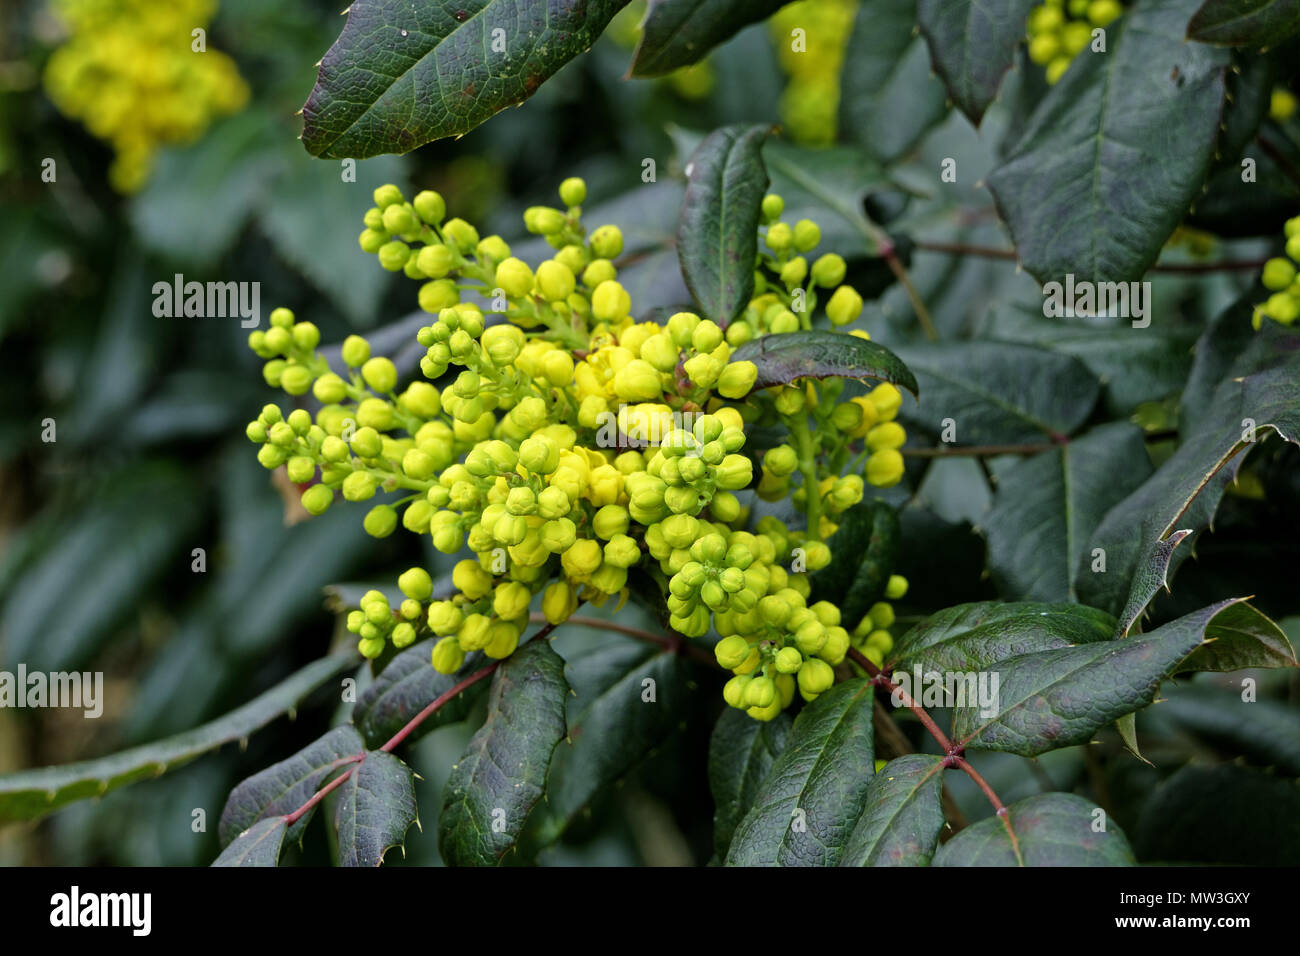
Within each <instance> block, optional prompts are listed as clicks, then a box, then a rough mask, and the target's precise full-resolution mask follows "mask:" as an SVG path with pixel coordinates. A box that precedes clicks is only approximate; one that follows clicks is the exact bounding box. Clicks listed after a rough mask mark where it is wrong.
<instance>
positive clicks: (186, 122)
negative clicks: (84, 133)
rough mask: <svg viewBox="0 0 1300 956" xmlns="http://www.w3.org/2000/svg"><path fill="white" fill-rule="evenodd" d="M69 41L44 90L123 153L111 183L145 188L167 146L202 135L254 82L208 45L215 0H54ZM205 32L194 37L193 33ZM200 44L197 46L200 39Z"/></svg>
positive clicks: (55, 58) (236, 106)
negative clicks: (156, 159) (247, 80)
mask: <svg viewBox="0 0 1300 956" xmlns="http://www.w3.org/2000/svg"><path fill="white" fill-rule="evenodd" d="M52 6H53V9H54V12H55V13H56V14H57V15H58V17H59V19H60V20H62V22H63V23H64V24H66V25H67V27H68V30H69V36H68V39H67V41H66V42H65V43H64V44H63V45H62V46H60V47H59V48H58V49H57V50H55V51H54V54H53V55H52V56H51V57H50V61H49V64H48V65H47V67H46V70H45V89H46V92H47V93H48V94H49V97H50V99H51V100H52V101H53V102H54V105H55V106H57V107H58V108H59V110H60V111H61V112H62V113H64V114H65V115H66V116H69V117H72V118H74V119H78V120H80V121H81V122H82V123H84V124H85V126H86V128H87V129H88V130H89V131H90V132H91V133H92V134H94V135H95V136H97V137H99V138H100V139H103V140H106V141H108V142H109V143H111V144H112V146H113V149H114V150H115V151H116V153H117V156H116V158H115V159H114V161H113V164H112V166H111V167H110V168H109V173H108V176H109V182H110V183H111V184H112V186H113V188H114V189H116V190H118V191H119V192H124V193H125V192H133V191H135V190H137V189H139V188H140V187H141V186H142V185H143V184H144V182H145V180H146V179H148V177H149V171H150V169H151V168H152V164H153V156H154V153H155V152H156V151H157V149H158V148H159V147H160V146H163V145H167V144H172V143H189V142H193V141H194V140H196V139H198V137H199V136H200V135H202V133H203V131H204V130H205V129H206V128H207V127H208V124H209V123H211V122H212V120H213V119H214V118H216V117H217V116H220V115H223V114H229V113H234V112H237V111H238V110H240V109H242V108H243V106H244V104H245V103H246V102H247V100H248V87H247V85H246V84H245V83H244V80H243V78H242V77H240V75H239V71H238V69H237V67H236V66H235V63H234V61H233V60H231V59H230V57H228V56H226V55H225V54H223V53H219V52H217V51H215V50H207V49H206V42H207V41H206V29H207V26H208V23H209V22H210V21H211V19H212V16H213V14H214V13H215V12H216V2H215V0H53V4H52ZM196 30H203V31H205V32H204V33H203V34H199V35H198V37H197V38H196V34H195V31H196ZM200 38H201V39H202V42H199V39H200Z"/></svg>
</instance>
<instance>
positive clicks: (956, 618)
mask: <svg viewBox="0 0 1300 956" xmlns="http://www.w3.org/2000/svg"><path fill="white" fill-rule="evenodd" d="M1114 633H1115V619H1114V618H1113V617H1111V616H1110V615H1109V614H1106V613H1104V612H1102V611H1098V610H1095V609H1093V608H1090V607H1084V606H1082V605H1079V604H1034V603H1021V604H1003V603H1001V602H998V601H981V602H978V603H974V604H958V605H956V606H955V607H950V608H945V609H944V610H942V611H939V612H938V613H936V614H932V615H930V617H928V618H926V619H925V620H924V621H922V622H921V623H920V624H917V625H916V626H915V627H913V628H911V629H910V630H908V631H907V632H905V633H904V634H903V636H902V637H900V638H899V639H898V642H897V644H895V645H894V652H893V655H892V658H893V660H894V661H895V662H896V667H897V669H898V670H900V671H910V670H913V669H920V670H921V672H922V673H928V672H930V671H953V672H967V671H980V670H984V669H986V668H988V667H989V666H990V665H992V664H995V663H997V662H998V661H1002V660H1006V659H1007V658H1009V657H1018V656H1020V655H1022V654H1030V653H1033V652H1035V651H1050V650H1055V649H1057V648H1063V647H1073V646H1075V645H1078V644H1096V643H1097V642H1099V641H1109V640H1110V639H1111V637H1112V636H1113V635H1114Z"/></svg>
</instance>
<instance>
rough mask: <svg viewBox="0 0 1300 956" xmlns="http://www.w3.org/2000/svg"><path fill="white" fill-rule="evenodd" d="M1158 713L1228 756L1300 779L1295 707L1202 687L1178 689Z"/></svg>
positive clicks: (1299, 740) (1299, 719)
mask: <svg viewBox="0 0 1300 956" xmlns="http://www.w3.org/2000/svg"><path fill="white" fill-rule="evenodd" d="M1236 606H1237V607H1242V606H1243V605H1236ZM1155 711H1156V712H1157V713H1158V714H1159V715H1160V717H1162V718H1165V717H1168V718H1172V719H1173V721H1174V723H1176V724H1178V725H1179V726H1180V727H1182V728H1183V729H1185V730H1188V731H1190V732H1191V733H1193V734H1195V735H1196V736H1197V737H1199V738H1201V739H1202V740H1205V741H1207V742H1209V743H1210V744H1213V745H1214V746H1215V747H1218V748H1220V749H1222V750H1223V751H1224V752H1225V753H1226V754H1232V755H1237V754H1244V755H1245V756H1246V757H1248V758H1249V759H1250V760H1251V761H1253V762H1255V763H1257V764H1259V765H1260V766H1263V767H1273V768H1275V769H1276V770H1277V771H1279V772H1280V773H1284V774H1287V775H1288V776H1292V777H1300V713H1298V712H1297V711H1296V709H1295V708H1294V707H1288V706H1287V705H1286V704H1282V703H1278V702H1276V701H1272V700H1243V699H1242V696H1241V694H1240V693H1239V692H1237V691H1234V690H1223V689H1220V688H1218V687H1212V686H1209V685H1206V684H1200V683H1197V684H1191V685H1185V686H1182V687H1179V688H1178V689H1177V691H1175V692H1173V693H1171V694H1170V695H1169V697H1168V699H1166V700H1164V701H1161V702H1160V703H1159V704H1156V705H1155Z"/></svg>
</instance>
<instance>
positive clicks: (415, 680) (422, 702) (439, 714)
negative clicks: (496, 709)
mask: <svg viewBox="0 0 1300 956" xmlns="http://www.w3.org/2000/svg"><path fill="white" fill-rule="evenodd" d="M435 643H436V641H435V640H434V639H432V638H430V639H429V640H427V641H421V642H420V643H418V644H414V645H412V646H411V647H408V648H407V649H406V650H404V651H402V652H401V653H400V654H398V655H397V656H396V657H394V658H393V659H392V660H391V661H389V662H388V666H387V667H385V668H384V669H383V670H382V671H381V672H380V673H379V676H378V677H376V678H375V679H374V681H373V682H372V683H371V684H370V685H369V686H367V687H366V689H365V690H363V691H362V692H361V693H360V695H358V697H357V703H356V706H355V707H353V709H352V723H354V724H355V725H356V728H357V730H358V731H360V732H361V736H362V737H363V738H364V739H365V741H366V746H367V747H380V746H382V745H383V744H385V743H387V742H388V740H390V739H391V738H392V737H393V735H394V734H396V733H397V732H398V731H399V730H401V729H402V728H403V727H405V726H406V725H407V724H408V723H409V722H410V720H411V718H412V717H414V716H415V715H416V714H418V713H420V712H421V711H422V710H424V709H425V708H426V707H428V706H429V705H430V704H432V703H433V702H434V701H435V700H437V699H438V698H439V697H441V696H443V695H444V694H446V693H447V692H448V691H450V690H451V689H452V688H453V687H455V686H456V685H457V684H459V683H460V682H461V681H463V680H464V679H465V678H467V677H469V676H470V675H471V674H473V673H474V672H475V671H477V670H479V669H480V668H482V667H484V666H485V665H486V663H487V662H486V661H485V660H484V658H483V655H481V654H477V653H475V654H470V655H469V656H468V657H467V658H466V659H465V663H464V665H462V667H461V669H460V670H458V671H457V672H456V673H455V674H439V673H438V672H437V671H436V670H434V669H433V665H432V664H431V663H430V661H431V659H432V658H431V655H432V654H433V645H434V644H435ZM486 688H487V682H486V681H478V682H477V683H475V684H471V685H470V686H469V687H467V688H465V690H463V691H461V692H460V693H459V694H457V695H456V696H455V697H453V698H451V699H450V700H449V701H447V702H446V703H445V704H443V705H442V706H441V707H439V708H438V709H437V710H436V711H434V712H433V713H432V714H431V715H430V716H429V717H427V718H426V719H425V720H424V722H423V723H421V724H420V726H419V727H417V728H416V729H415V730H413V731H412V732H411V734H410V735H409V736H408V737H407V738H406V742H407V743H410V742H411V741H413V740H418V739H419V738H420V737H422V736H424V735H425V734H427V733H428V732H429V731H431V730H435V729H436V728H438V727H445V726H447V725H448V724H455V723H459V722H460V721H462V720H464V719H465V717H466V716H467V715H468V714H469V711H470V708H471V707H473V706H474V704H475V702H476V701H477V700H478V699H479V697H481V696H482V695H483V692H484V691H485V690H486Z"/></svg>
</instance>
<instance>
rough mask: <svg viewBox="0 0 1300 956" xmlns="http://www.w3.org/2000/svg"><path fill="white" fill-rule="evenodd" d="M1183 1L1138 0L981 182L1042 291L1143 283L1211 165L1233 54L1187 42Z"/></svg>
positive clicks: (1074, 67)
mask: <svg viewBox="0 0 1300 956" xmlns="http://www.w3.org/2000/svg"><path fill="white" fill-rule="evenodd" d="M1186 22H1187V6H1186V3H1185V0H1145V2H1143V3H1142V4H1140V5H1139V6H1137V7H1135V8H1134V9H1133V10H1132V11H1130V12H1129V13H1128V14H1127V15H1125V16H1124V17H1123V18H1121V19H1120V20H1118V21H1116V22H1115V23H1113V24H1111V26H1109V27H1108V28H1107V30H1106V52H1105V53H1104V54H1103V53H1095V54H1094V53H1092V52H1091V51H1087V50H1085V51H1084V52H1083V53H1081V54H1080V55H1079V57H1078V58H1077V59H1076V60H1075V62H1074V63H1073V64H1072V65H1071V67H1070V69H1069V70H1068V71H1067V72H1066V74H1065V76H1064V77H1062V78H1061V81H1060V82H1059V83H1057V84H1056V85H1055V86H1054V87H1052V90H1051V92H1050V93H1048V94H1047V97H1046V98H1045V99H1044V100H1043V102H1042V103H1041V104H1039V107H1038V109H1037V111H1036V112H1035V113H1034V116H1033V118H1032V119H1031V120H1030V123H1029V125H1028V127H1027V128H1026V130H1025V132H1024V135H1023V136H1022V137H1021V139H1020V141H1019V142H1018V143H1017V144H1016V146H1014V147H1013V148H1012V150H1011V152H1010V154H1009V155H1008V156H1007V159H1006V160H1005V161H1004V162H1003V163H1002V165H1001V166H999V167H998V168H997V169H995V170H994V171H993V172H992V174H990V176H989V177H988V183H989V188H990V189H991V190H992V192H993V195H994V198H995V199H996V200H997V204H998V208H999V210H1000V211H1001V213H1002V217H1003V219H1005V220H1006V222H1007V225H1008V226H1009V227H1010V230H1011V236H1012V238H1013V239H1014V240H1015V244H1016V249H1017V250H1018V251H1019V254H1020V261H1021V262H1022V263H1023V264H1024V266H1025V268H1026V269H1027V270H1028V271H1029V272H1030V274H1031V275H1033V276H1035V277H1037V278H1038V279H1040V280H1041V281H1043V282H1049V281H1064V279H1065V277H1066V275H1068V274H1073V275H1074V277H1075V278H1076V279H1082V280H1087V281H1090V282H1095V283H1102V282H1110V283H1115V282H1129V281H1136V280H1138V279H1140V278H1141V276H1142V274H1143V273H1144V272H1146V270H1147V269H1148V268H1149V267H1150V266H1151V264H1152V263H1154V262H1155V261H1156V257H1157V256H1158V255H1159V254H1160V249H1161V247H1162V246H1163V245H1164V243H1165V240H1166V239H1168V238H1169V236H1170V234H1171V233H1172V232H1173V231H1174V228H1175V227H1176V226H1177V225H1178V224H1179V222H1181V221H1182V219H1183V217H1184V216H1185V215H1186V213H1187V209H1188V207H1189V206H1190V205H1191V203H1192V201H1193V200H1194V199H1195V198H1196V197H1197V196H1198V195H1199V193H1200V189H1201V185H1202V183H1203V182H1204V180H1205V175H1206V173H1207V172H1208V171H1209V168H1210V163H1211V160H1212V159H1213V153H1214V143H1215V139H1216V137H1217V135H1218V132H1219V119H1220V116H1221V114H1222V111H1223V102H1224V74H1225V71H1226V68H1227V65H1228V54H1227V53H1226V52H1225V51H1222V50H1217V49H1214V48H1212V47H1206V46H1198V45H1196V44H1191V43H1187V42H1185V41H1184V39H1183V35H1182V34H1183V26H1184V24H1185V23H1186Z"/></svg>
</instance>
